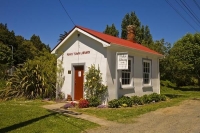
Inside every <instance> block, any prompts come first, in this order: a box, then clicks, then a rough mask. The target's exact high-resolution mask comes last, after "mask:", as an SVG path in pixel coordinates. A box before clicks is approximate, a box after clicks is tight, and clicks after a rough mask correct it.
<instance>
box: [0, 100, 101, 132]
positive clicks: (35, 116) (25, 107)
mask: <svg viewBox="0 0 200 133" xmlns="http://www.w3.org/2000/svg"><path fill="white" fill-rule="evenodd" d="M42 105H44V103H42V102H40V101H14V100H13V101H7V102H0V132H1V133H3V132H9V133H16V132H17V133H25V132H26V133H35V132H37V133H45V132H46V133H60V132H69V133H79V132H82V131H84V130H86V129H88V128H93V127H97V126H98V125H97V124H94V123H91V122H88V121H85V120H81V119H76V118H72V117H67V116H63V115H60V114H57V113H53V112H49V111H47V110H46V109H44V108H42V107H41V106H42Z"/></svg>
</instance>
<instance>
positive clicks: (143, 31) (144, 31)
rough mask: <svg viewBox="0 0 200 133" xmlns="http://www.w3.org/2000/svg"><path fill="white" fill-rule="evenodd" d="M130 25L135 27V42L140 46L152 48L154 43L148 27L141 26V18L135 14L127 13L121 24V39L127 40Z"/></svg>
mask: <svg viewBox="0 0 200 133" xmlns="http://www.w3.org/2000/svg"><path fill="white" fill-rule="evenodd" d="M128 25H134V26H135V41H136V42H137V43H139V44H142V45H145V46H148V47H149V46H150V45H151V44H152V43H153V39H152V35H151V33H150V29H149V27H148V26H144V25H141V22H140V20H139V18H138V17H137V15H136V13H135V12H131V13H130V14H129V13H127V14H126V15H125V16H124V18H123V20H122V24H121V30H122V31H121V38H123V39H126V37H127V31H126V27H127V26H128Z"/></svg>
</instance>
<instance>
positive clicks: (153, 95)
mask: <svg viewBox="0 0 200 133" xmlns="http://www.w3.org/2000/svg"><path fill="white" fill-rule="evenodd" d="M149 96H150V98H151V100H152V101H155V102H159V101H160V95H159V94H157V93H152V94H150V95H149Z"/></svg>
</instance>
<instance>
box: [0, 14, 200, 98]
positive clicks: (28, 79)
mask: <svg viewBox="0 0 200 133" xmlns="http://www.w3.org/2000/svg"><path fill="white" fill-rule="evenodd" d="M130 24H131V25H135V27H136V28H135V35H136V37H135V39H136V41H137V43H139V44H141V45H144V46H146V47H149V48H150V49H153V50H155V51H157V52H159V53H161V54H163V55H164V58H163V59H161V60H160V77H161V80H162V81H161V84H162V83H166V82H167V83H168V84H173V85H176V86H178V87H180V86H199V85H200V67H199V66H200V34H199V33H196V34H189V33H188V34H186V35H185V36H183V37H182V38H181V39H179V40H177V41H176V42H175V43H174V44H170V43H168V42H167V41H165V40H164V38H161V39H160V40H153V36H152V35H151V32H150V29H149V27H148V26H147V25H143V24H142V23H141V22H140V20H139V18H138V17H137V15H136V13H135V12H131V13H127V14H126V15H125V16H124V18H123V19H122V23H121V31H120V32H119V30H117V29H116V27H115V25H114V23H113V24H112V25H111V26H109V25H107V26H106V28H105V30H104V31H103V32H104V33H106V34H109V35H112V36H116V37H119V33H121V35H120V37H121V38H123V39H126V26H128V25H130ZM172 34H173V33H172ZM66 35H67V32H66V31H64V33H63V34H60V35H58V41H61V40H63V38H64V37H65V36H66ZM50 51H51V50H50V47H49V45H46V44H44V43H43V42H42V41H41V40H40V37H39V36H37V35H35V34H33V35H32V37H31V38H30V39H29V40H27V39H25V38H24V37H22V36H20V35H15V32H14V31H10V30H9V28H8V27H7V24H2V23H0V98H6V99H10V98H14V97H25V98H28V99H34V98H47V97H48V98H55V94H56V92H55V90H56V87H55V86H56V72H57V68H56V56H55V55H52V54H50ZM11 68H15V71H14V73H13V74H12V73H11V72H12V71H11Z"/></svg>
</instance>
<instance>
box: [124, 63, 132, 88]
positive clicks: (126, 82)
mask: <svg viewBox="0 0 200 133" xmlns="http://www.w3.org/2000/svg"><path fill="white" fill-rule="evenodd" d="M131 68H132V60H131V59H129V60H128V70H122V85H129V84H130V83H131V78H132V74H131V72H132V70H131Z"/></svg>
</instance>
